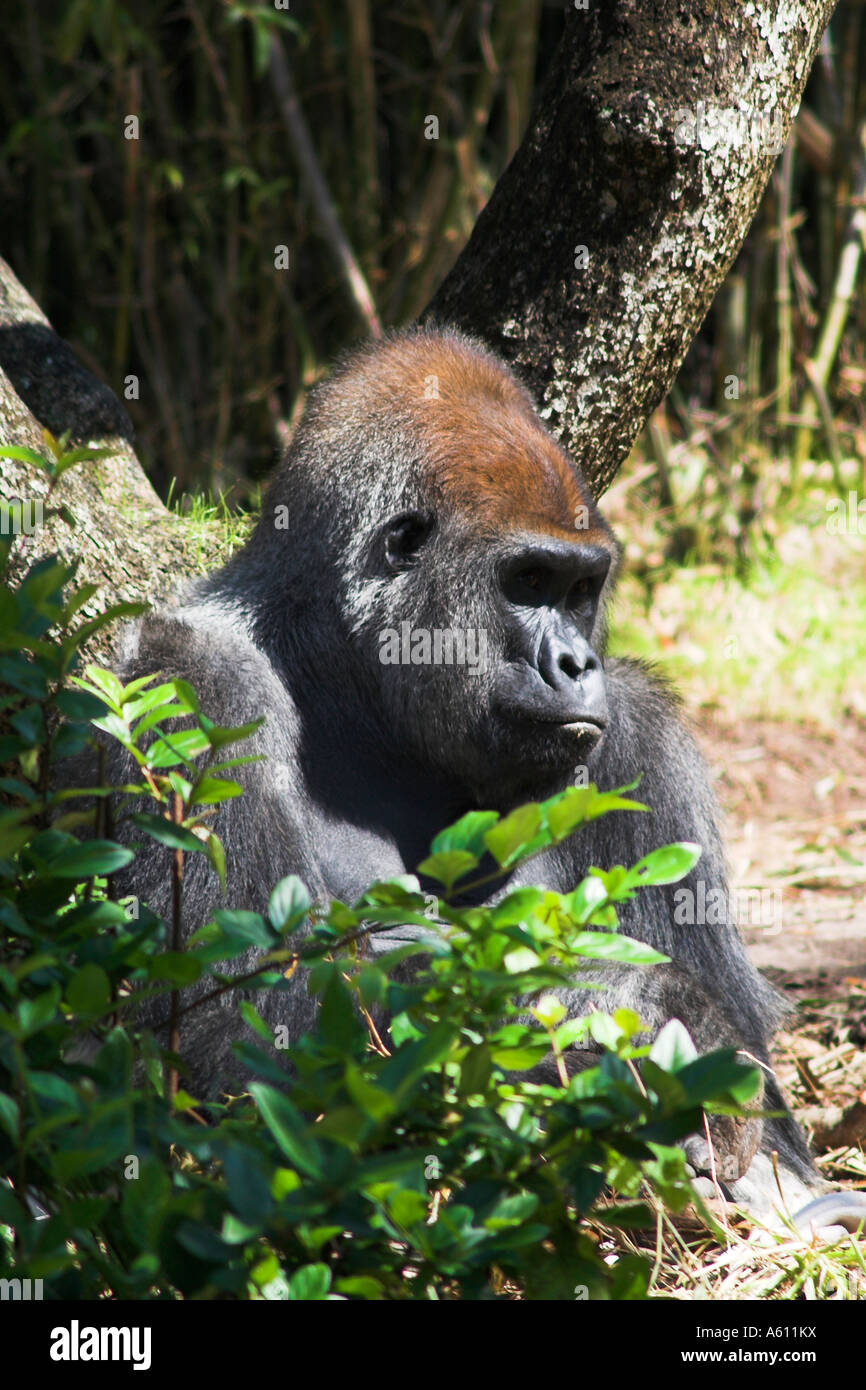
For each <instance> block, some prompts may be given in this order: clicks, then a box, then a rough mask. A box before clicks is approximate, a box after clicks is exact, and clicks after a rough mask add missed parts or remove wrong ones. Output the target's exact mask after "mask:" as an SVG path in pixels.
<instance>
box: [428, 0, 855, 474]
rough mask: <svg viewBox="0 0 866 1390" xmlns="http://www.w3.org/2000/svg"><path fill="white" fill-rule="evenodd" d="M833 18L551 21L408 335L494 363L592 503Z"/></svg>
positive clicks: (699, 7)
mask: <svg viewBox="0 0 866 1390" xmlns="http://www.w3.org/2000/svg"><path fill="white" fill-rule="evenodd" d="M834 4H835V0H772V2H771V0H688V3H683V0H605V3H604V4H599V3H597V2H596V0H590V3H589V5H588V7H587V8H586V9H585V10H573V11H572V12H571V13H570V15H569V18H568V20H567V21H566V27H565V33H564V36H563V38H562V41H561V43H560V45H559V48H558V50H557V52H556V55H555V57H554V60H553V63H552V66H551V69H550V71H549V73H548V74H547V76H546V78H545V81H544V83H543V85H542V88H541V90H540V92H539V95H538V99H537V101H536V105H535V110H534V113H533V118H532V122H531V125H530V129H529V131H528V133H527V135H526V137H525V139H524V140H523V143H522V144H521V146H520V148H519V150H518V151H517V154H516V155H515V157H514V159H513V160H512V162H511V164H510V165H509V166H508V168H507V169H506V171H505V173H504V174H503V175H502V177H501V178H500V180H499V182H498V183H497V185H496V188H495V189H494V191H493V194H492V196H491V198H490V201H489V203H488V204H487V206H486V207H485V208H484V210H483V212H482V213H481V216H480V217H479V219H478V222H477V224H476V226H475V230H474V231H473V233H472V236H471V237H470V239H469V242H468V244H467V245H466V247H465V248H464V250H463V253H462V254H461V256H460V257H459V259H458V261H457V263H456V265H455V266H454V268H453V270H452V271H451V273H450V274H449V275H448V277H447V279H446V280H445V281H444V283H443V285H442V286H441V288H440V289H439V291H438V292H437V294H436V295H435V296H434V298H433V300H432V302H431V304H430V305H429V307H428V309H427V310H426V312H425V317H426V318H427V319H429V320H434V321H441V322H445V323H453V324H458V325H459V326H461V327H463V328H465V329H466V330H467V331H470V332H472V333H475V334H477V335H478V336H479V337H480V338H483V339H484V340H485V341H486V342H487V343H488V344H489V345H490V346H491V347H493V348H494V349H496V350H497V351H499V352H500V353H501V354H502V355H503V356H504V357H506V358H507V359H508V360H509V361H510V362H511V363H512V365H513V366H514V367H515V368H516V370H517V371H518V373H519V375H520V376H521V377H522V378H523V380H524V381H525V382H526V384H527V385H528V386H529V388H530V390H531V391H532V392H533V395H534V396H535V399H536V403H537V405H538V407H539V410H540V413H541V415H542V417H543V418H544V419H545V420H546V422H547V424H548V426H549V428H550V429H551V430H552V431H553V433H554V434H555V435H556V436H557V437H558V438H559V439H560V440H561V442H562V443H563V445H564V446H565V447H566V449H568V451H569V453H570V454H571V456H572V458H574V460H575V462H576V463H578V464H579V465H580V467H581V468H582V469H583V471H584V473H585V474H586V476H587V478H588V480H589V482H590V485H591V486H592V488H593V490H594V492H595V493H596V495H599V494H600V493H601V492H603V491H604V489H605V488H606V487H607V486H608V485H609V483H610V482H611V480H612V479H613V477H614V475H615V473H616V471H617V469H618V468H619V466H620V464H621V463H622V461H623V459H624V458H625V456H626V454H627V453H628V451H629V449H630V448H631V446H632V444H633V443H634V440H635V438H636V436H637V434H638V431H639V430H640V428H641V426H642V425H643V423H644V421H645V420H646V419H647V417H648V415H649V414H650V413H651V411H652V410H654V409H655V407H656V406H657V405H658V403H659V401H660V400H661V399H662V397H663V396H664V394H665V392H666V391H667V390H668V388H669V386H670V385H671V383H672V381H673V379H674V376H675V374H676V372H677V369H678V368H679V366H680V363H681V362H682V360H683V357H684V356H685V353H686V349H687V348H688V346H689V343H690V342H691V340H692V338H693V337H694V335H695V333H696V332H697V330H698V328H699V327H700V325H701V322H702V320H703V318H704V315H705V314H706V312H707V309H708V308H709V306H710V302H711V300H712V298H713V295H714V294H715V292H716V290H717V289H718V288H719V286H720V284H721V282H722V280H723V279H724V277H725V275H726V273H727V271H728V269H729V267H730V265H731V263H732V262H733V260H734V257H735V256H736V254H737V252H738V250H739V249H740V246H741V245H742V242H743V240H744V238H745V235H746V232H747V231H748V228H749V225H750V223H751V221H752V218H753V217H754V214H755V211H756V209H757V206H758V202H759V200H760V197H761V194H762V192H763V190H764V187H765V185H766V183H767V180H768V179H769V176H770V172H771V170H772V168H773V165H774V163H775V161H776V158H777V155H778V154H779V153H780V149H781V147H782V146H783V145H784V143H785V141H786V140H787V138H788V133H789V130H790V126H791V122H792V120H793V118H794V116H795V114H796V111H797V108H798V105H799V102H800V97H801V95H802V92H803V88H804V86H805V84H806V78H807V76H808V74H809V69H810V68H811V66H812V62H813V60H814V58H815V55H816V53H817V50H818V46H819V43H820V40H821V35H822V33H823V31H824V28H825V26H826V24H827V22H828V20H829V18H830V15H831V13H832V11H833V8H834ZM719 113H721V114H719ZM580 247H585V248H586V259H587V264H586V265H585V267H581V261H582V259H583V258H582V255H581V253H580V252H579V251H578V249H577V248H580ZM745 387H746V389H748V383H745ZM742 388H743V383H741V389H742Z"/></svg>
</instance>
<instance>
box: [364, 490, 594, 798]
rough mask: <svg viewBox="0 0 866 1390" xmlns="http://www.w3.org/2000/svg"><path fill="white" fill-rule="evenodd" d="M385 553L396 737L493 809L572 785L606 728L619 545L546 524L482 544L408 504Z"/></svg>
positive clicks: (386, 671) (383, 662)
mask: <svg viewBox="0 0 866 1390" xmlns="http://www.w3.org/2000/svg"><path fill="white" fill-rule="evenodd" d="M379 554H380V559H381V564H382V567H383V569H384V570H385V572H386V573H387V574H388V575H389V576H390V579H389V582H388V584H387V588H386V589H385V590H384V591H382V590H380V596H381V598H382V600H383V601H382V604H381V606H380V607H379V613H380V615H382V614H383V613H384V612H385V611H386V610H387V612H388V614H389V619H388V626H387V628H382V627H379V629H378V631H377V632H376V640H377V643H378V647H379V650H378V664H379V675H380V679H381V685H380V690H381V694H382V699H383V703H384V706H385V710H386V718H387V724H388V728H389V729H390V730H391V732H392V733H393V736H394V738H395V740H396V742H397V744H398V745H400V746H402V747H404V748H405V747H406V746H407V744H408V745H409V746H411V747H414V748H415V749H416V750H417V751H418V752H419V753H420V754H421V756H422V757H423V759H424V761H425V762H426V763H427V764H428V765H429V766H431V767H433V768H435V770H436V771H437V772H439V773H444V774H445V776H446V777H447V779H448V780H449V782H450V783H451V784H453V785H456V786H459V787H462V788H464V789H466V790H468V791H469V792H470V793H471V794H472V795H474V796H475V798H476V799H478V800H479V801H481V802H486V803H487V804H493V805H501V804H502V803H503V802H507V801H509V800H510V799H513V798H516V797H517V796H520V795H522V796H524V797H525V796H528V795H533V794H534V795H543V794H546V793H549V791H550V790H551V789H553V788H555V787H558V786H564V785H565V784H566V781H567V780H568V779H569V778H570V777H571V776H572V775H573V773H574V770H575V769H576V768H577V767H579V766H580V765H582V764H583V763H585V761H586V759H587V757H588V756H589V754H590V753H591V751H592V749H593V748H594V747H595V746H596V745H597V744H598V742H599V740H600V739H601V738H602V736H603V733H604V730H605V728H606V725H607V717H608V716H607V700H606V695H605V682H604V674H603V669H602V662H601V659H600V657H599V656H598V655H597V653H596V651H595V650H594V647H593V645H592V643H593V634H594V633H595V632H596V631H598V630H599V629H600V626H601V624H600V603H601V594H602V590H603V588H604V585H605V581H606V579H607V577H608V572H609V570H610V567H611V549H609V548H608V547H607V546H606V545H605V544H602V543H595V542H591V541H588V540H587V541H585V542H581V541H580V540H577V539H575V540H573V541H572V540H571V539H568V540H564V539H561V538H559V537H555V536H549V535H543V534H537V533H535V532H532V533H525V534H515V535H510V536H508V537H505V538H503V537H501V536H500V537H493V536H490V537H489V538H487V539H486V540H485V541H484V542H480V541H479V538H478V536H477V534H473V532H472V530H471V528H469V527H468V526H467V525H466V522H465V519H462V518H454V517H453V516H452V517H451V518H449V517H448V516H447V515H444V516H443V515H441V514H440V515H437V514H436V513H435V512H432V511H430V512H425V511H410V512H404V513H401V514H400V515H399V516H395V517H392V518H390V519H389V521H388V522H387V523H386V524H385V526H384V527H383V530H382V532H381V539H380V551H379ZM380 573H381V571H380ZM383 632H386V633H387V634H388V635H387V637H383Z"/></svg>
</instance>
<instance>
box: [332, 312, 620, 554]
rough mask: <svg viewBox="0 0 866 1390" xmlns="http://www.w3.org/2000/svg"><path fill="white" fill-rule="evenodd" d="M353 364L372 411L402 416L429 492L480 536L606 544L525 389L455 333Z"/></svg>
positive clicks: (581, 487)
mask: <svg viewBox="0 0 866 1390" xmlns="http://www.w3.org/2000/svg"><path fill="white" fill-rule="evenodd" d="M358 366H360V368H361V371H360V373H359V374H358V376H357V377H356V381H357V384H358V386H359V388H360V389H361V390H362V391H363V392H364V396H365V399H366V401H367V404H368V406H374V408H375V407H378V408H379V409H383V410H386V411H388V412H389V413H391V415H392V418H399V419H400V420H401V421H402V422H403V425H404V428H406V429H407V430H408V431H409V433H410V434H411V435H412V436H414V437H415V438H416V439H417V441H418V445H419V448H418V456H419V459H420V460H421V461H422V467H423V471H424V474H425V481H426V483H427V486H428V487H429V489H430V494H431V496H432V497H437V496H438V497H439V498H440V499H441V500H442V502H443V503H444V504H445V505H446V506H450V507H453V508H454V509H455V510H457V511H459V512H460V513H461V514H462V515H463V517H464V518H465V519H466V520H468V521H469V523H470V524H472V525H474V526H475V527H476V528H477V530H478V532H479V534H487V535H501V534H502V533H503V532H506V531H514V530H519V531H530V532H531V531H538V532H539V533H542V534H544V535H550V536H555V537H557V538H558V539H565V540H573V541H575V542H577V543H584V544H599V545H606V544H608V543H609V533H608V531H607V528H606V527H605V525H604V523H603V522H602V521H601V518H600V517H599V515H598V513H597V511H596V509H595V505H594V503H593V500H592V496H591V494H590V492H589V489H588V487H587V485H586V482H585V480H584V479H583V477H582V476H581V475H580V473H579V472H578V470H577V469H576V467H575V466H574V464H573V463H572V462H571V460H570V459H569V457H568V455H567V454H566V453H565V451H564V450H563V449H562V448H560V446H559V445H558V444H557V442H556V440H554V439H553V438H552V436H551V435H549V434H548V433H547V431H546V430H545V429H544V427H543V426H542V424H541V421H540V420H539V419H538V417H537V415H536V414H535V411H534V409H533V405H532V401H531V399H530V397H529V395H528V393H527V392H526V391H525V390H524V388H523V387H522V386H521V385H520V383H519V382H518V381H517V379H516V378H515V377H514V376H513V375H512V374H511V373H510V372H509V371H508V370H507V369H506V368H505V367H503V365H502V364H501V363H500V362H499V361H498V360H497V359H496V358H495V357H494V356H493V355H492V354H490V353H489V352H487V351H486V350H485V349H484V348H482V347H481V346H480V345H479V344H477V343H475V342H472V341H471V340H470V339H468V338H465V337H463V336H462V335H459V334H456V333H453V332H448V333H434V332H432V331H427V332H419V333H416V334H408V335H407V334H401V335H399V336H397V337H395V338H393V339H390V340H388V341H386V343H384V344H378V345H377V347H376V350H375V353H374V354H372V355H371V356H370V357H368V358H367V359H366V361H363V360H362V362H360V363H358V362H357V359H356V364H355V370H356V372H357V368H358Z"/></svg>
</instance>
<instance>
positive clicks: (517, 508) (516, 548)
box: [244, 329, 616, 804]
mask: <svg viewBox="0 0 866 1390" xmlns="http://www.w3.org/2000/svg"><path fill="white" fill-rule="evenodd" d="M615 556H616V543H615V541H614V539H613V536H612V534H611V532H610V530H609V528H608V527H607V525H606V524H605V522H604V521H603V520H602V519H601V517H600V515H599V514H598V512H597V510H596V508H595V505H594V503H593V501H592V498H591V496H590V494H589V491H588V489H587V486H586V483H585V481H584V479H583V478H582V477H581V475H580V473H579V472H578V471H577V469H576V468H575V466H574V465H573V464H572V463H571V462H570V460H569V459H568V457H567V455H566V454H565V453H564V451H563V450H562V449H561V448H560V447H559V445H558V444H557V443H556V441H555V440H554V439H553V438H552V437H551V436H550V435H549V434H548V433H547V432H546V431H545V430H544V428H543V427H542V425H541V423H540V421H539V419H538V417H537V416H536V414H535V412H534V410H533V407H532V402H531V400H530V398H529V396H528V395H527V393H526V391H525V390H524V389H523V387H522V386H521V385H520V384H519V383H518V381H517V380H516V378H515V377H514V376H513V375H512V374H511V372H510V371H509V370H508V369H507V368H506V367H505V366H504V365H503V364H502V363H501V362H500V361H499V360H498V359H497V358H496V357H494V356H493V355H492V354H491V353H489V352H488V351H487V350H486V349H484V348H483V347H482V346H481V345H480V344H478V343H476V342H474V341H472V340H471V339H469V338H466V337H464V336H462V335H460V334H457V333H454V332H446V333H442V332H437V331H432V330H428V329H422V330H412V331H409V332H406V333H400V334H396V335H394V336H393V337H390V338H388V339H387V340H386V341H385V342H384V343H379V344H374V345H371V346H368V347H366V348H364V349H362V350H361V351H360V352H357V353H355V354H353V355H351V356H349V357H348V358H345V359H344V360H343V361H342V363H341V364H340V365H339V367H338V368H337V370H336V372H335V373H334V375H333V376H332V377H331V379H330V380H329V381H328V382H327V383H325V384H324V385H323V386H321V387H319V388H318V390H317V391H316V392H315V393H314V396H313V398H312V399H311V402H310V404H309V407H308V409H307V412H306V414H305V417H304V420H303V422H302V424H301V425H300V427H299V429H298V431H297V434H296V437H295V439H294V440H293V442H292V445H291V447H290V449H289V451H288V454H287V457H286V459H285V462H284V464H283V466H282V468H281V469H280V471H279V473H278V475H277V477H276V478H275V480H274V483H273V485H272V487H271V489H270V491H269V493H268V497H267V499H266V503H265V508H264V511H263V515H262V519H261V521H260V523H259V526H258V528H257V531H256V533H255V535H254V537H253V539H252V541H251V542H250V545H249V546H248V548H247V552H246V554H245V557H244V567H245V569H246V571H247V573H248V574H249V573H254V574H255V575H256V576H257V579H256V580H255V583H256V585H257V588H258V591H259V593H260V594H262V595H263V594H266V595H267V601H266V602H259V603H258V605H257V630H258V635H259V640H260V641H261V642H262V643H263V644H264V645H266V646H267V647H268V648H269V650H271V652H272V653H274V655H275V656H276V658H277V659H278V660H279V659H280V656H281V654H282V657H283V661H282V664H283V667H284V669H285V670H286V671H287V672H289V671H291V677H290V679H291V683H292V687H293V693H294V694H295V696H296V698H297V699H298V701H299V703H300V705H301V706H302V708H303V709H304V710H305V711H307V713H308V715H309V717H312V718H315V717H316V712H317V711H319V713H320V715H321V717H322V718H327V719H329V720H331V721H339V722H340V723H341V724H342V725H343V726H346V725H348V726H349V728H348V730H347V729H345V728H344V730H343V732H344V733H345V732H348V733H349V734H350V736H351V737H354V738H357V740H358V742H359V745H360V743H362V742H363V741H364V740H365V739H367V738H372V739H374V740H375V742H376V745H377V749H378V753H379V756H380V757H388V756H393V757H394V758H395V759H396V758H399V759H402V761H403V769H404V771H405V764H406V760H407V759H414V760H416V761H417V763H418V764H419V766H420V768H421V769H423V768H425V767H426V768H427V769H430V770H432V771H435V772H437V773H438V774H440V775H444V777H445V778H446V779H447V780H448V782H449V783H451V784H452V785H454V786H456V787H459V788H461V789H462V790H463V791H465V792H466V793H467V794H469V795H471V796H473V797H475V798H476V799H477V800H479V801H485V802H487V803H492V804H497V803H501V802H503V801H507V800H509V799H512V798H513V797H514V796H516V795H517V794H527V793H530V792H536V793H537V794H540V793H541V792H542V791H543V790H544V789H548V788H550V787H552V786H556V785H564V783H565V779H566V778H567V777H568V775H569V774H570V773H571V772H572V770H573V769H574V768H575V767H577V766H578V765H580V764H581V763H582V762H583V761H584V760H585V758H586V756H587V754H588V753H589V752H590V750H591V749H592V748H593V747H594V746H595V744H596V743H597V742H598V740H599V739H600V738H601V737H602V734H603V731H604V728H605V725H606V721H607V705H606V699H605V688H604V676H603V672H602V663H601V660H600V657H599V655H598V650H599V648H600V646H601V644H602V635H603V625H604V618H603V597H604V595H605V593H606V590H607V588H608V587H609V585H610V582H611V580H612V577H613V569H614V560H615ZM300 673H303V674H302V675H301V674H300ZM301 686H302V687H303V689H301V688H300V687H301Z"/></svg>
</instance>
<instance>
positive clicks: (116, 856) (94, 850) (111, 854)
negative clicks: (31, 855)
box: [48, 840, 135, 879]
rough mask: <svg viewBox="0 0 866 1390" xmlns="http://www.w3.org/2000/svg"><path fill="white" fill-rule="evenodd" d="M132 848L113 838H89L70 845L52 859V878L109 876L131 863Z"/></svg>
mask: <svg viewBox="0 0 866 1390" xmlns="http://www.w3.org/2000/svg"><path fill="white" fill-rule="evenodd" d="M134 857H135V856H134V854H133V852H132V850H131V849H124V848H123V847H122V846H121V845H116V844H115V843H114V842H113V841H112V840H88V841H87V842H86V843H85V844H80V845H79V844H75V845H68V846H67V847H66V849H62V850H61V851H60V853H59V854H56V855H55V856H54V858H53V859H51V860H50V863H49V866H48V867H49V870H50V873H51V876H52V878H79V879H83V878H92V877H93V876H94V875H95V874H99V875H105V876H108V875H109V874H114V873H116V872H117V870H118V869H122V868H124V867H125V865H127V864H131V863H132V860H133V859H134Z"/></svg>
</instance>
